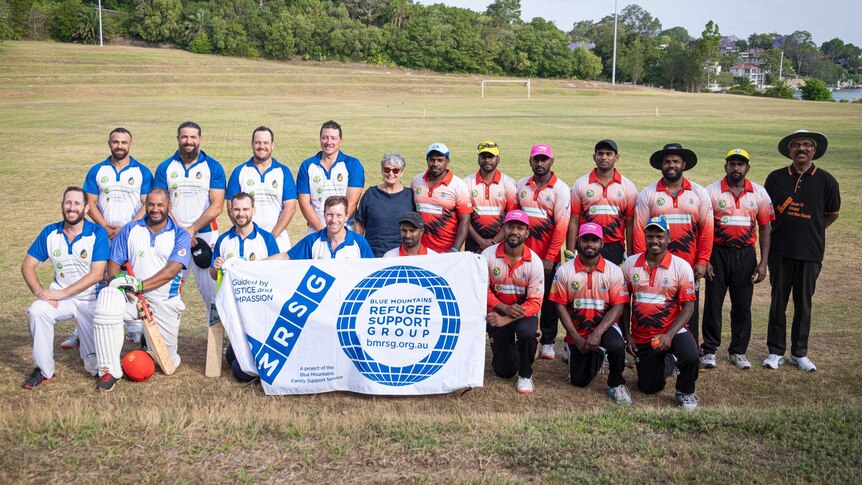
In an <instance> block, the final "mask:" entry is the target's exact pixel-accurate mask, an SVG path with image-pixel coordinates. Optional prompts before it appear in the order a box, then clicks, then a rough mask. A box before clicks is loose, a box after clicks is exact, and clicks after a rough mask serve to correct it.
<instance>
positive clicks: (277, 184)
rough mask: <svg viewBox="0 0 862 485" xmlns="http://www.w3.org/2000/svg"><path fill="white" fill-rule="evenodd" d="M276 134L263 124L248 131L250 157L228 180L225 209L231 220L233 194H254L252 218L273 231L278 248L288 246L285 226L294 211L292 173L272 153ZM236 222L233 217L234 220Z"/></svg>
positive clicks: (294, 194) (294, 198)
mask: <svg viewBox="0 0 862 485" xmlns="http://www.w3.org/2000/svg"><path fill="white" fill-rule="evenodd" d="M274 144H275V135H274V134H273V133H272V130H270V129H269V128H267V127H265V126H259V127H257V128H255V130H254V132H253V133H252V134H251V150H252V157H251V158H250V159H249V160H248V161H247V162H245V163H244V164H242V165H239V166H238V167H236V168H235V169H233V173H231V175H230V180H229V181H228V184H227V193H226V194H225V198H226V199H227V213H228V215H229V216H230V217H231V220H233V210H232V203H233V198H234V196H236V194H238V193H240V192H245V193H247V194H250V195H252V196H254V202H255V203H254V205H255V208H254V209H255V216H254V217H255V219H254V222H255V224H257V225H258V226H260V227H261V228H263V229H264V230H266V231H269V232H271V233H272V235H273V236H275V238H276V240H277V241H278V247H279V249H280V250H281V251H287V250H288V249H290V236H289V235H288V234H287V226H289V225H290V220H291V219H293V215H294V213H296V185H295V184H294V183H293V174H292V173H290V169H289V168H287V166H286V165H282V164H281V163H279V161H278V160H276V159H275V158H273V156H272V148H273V146H274ZM233 222H234V224H236V221H233Z"/></svg>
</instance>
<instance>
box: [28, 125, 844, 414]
mask: <svg viewBox="0 0 862 485" xmlns="http://www.w3.org/2000/svg"><path fill="white" fill-rule="evenodd" d="M202 141H203V132H202V130H201V127H200V126H199V125H198V124H196V123H194V122H184V123H182V124H180V125H179V127H178V129H177V142H178V150H177V151H176V152H175V153H174V154H173V155H171V156H170V157H168V158H167V159H166V160H165V161H164V162H162V163H161V164H159V166H158V167H157V169H156V171H155V175H153V174H152V172H151V171H150V170H149V169H148V168H147V167H146V166H144V165H143V164H141V163H140V162H138V161H137V160H135V159H134V158H133V157H132V156H131V155H130V153H131V147H132V134H131V133H130V132H129V131H128V130H126V129H124V128H116V129H114V130H113V131H111V133H110V135H109V138H108V145H109V148H110V152H111V153H110V155H109V156H108V157H107V158H106V159H105V160H103V161H101V162H99V163H97V164H96V165H95V166H93V167H92V168H91V169H90V170H89V172H88V173H87V174H86V178H85V180H84V184H83V188H79V187H69V188H67V189H66V191H65V193H64V194H63V200H62V204H61V209H62V215H63V220H62V221H60V222H57V223H53V224H50V225H48V226H46V227H45V228H44V230H42V232H41V233H40V234H39V236H38V237H37V238H36V240H35V241H34V242H33V244H32V246H31V247H30V249H29V250H28V251H27V255H26V256H25V258H24V262H23V264H22V267H21V272H22V274H23V276H24V280H25V281H26V283H27V285H28V286H29V288H30V290H31V291H32V292H33V294H34V295H35V297H36V301H35V302H34V303H33V304H32V305H31V306H30V307H29V310H28V314H29V326H30V332H31V335H32V337H33V362H34V364H35V366H36V368H35V369H34V370H33V372H32V374H31V375H30V376H29V377H27V379H26V380H25V381H24V385H23V387H24V388H25V389H33V388H36V387H38V386H40V385H42V384H44V383H46V382H48V381H51V380H53V379H55V364H54V343H53V342H54V325H55V323H57V322H59V321H63V320H67V319H70V318H75V319H76V321H77V327H76V329H75V331H74V332H73V333H72V335H71V336H70V337H69V338H68V339H67V340H66V341H65V342H63V344H62V346H63V347H64V348H72V347H75V346H78V347H79V350H80V356H81V359H82V360H83V362H84V368H85V369H86V371H87V372H89V373H90V374H91V375H93V376H94V377H96V389H97V390H99V391H102V392H107V391H110V390H112V389H113V388H114V387H115V385H116V383H117V382H118V380H119V379H120V378H121V377H122V376H123V369H122V365H121V363H120V360H121V359H120V353H121V351H122V347H123V343H124V340H131V341H133V342H136V343H141V341H142V336H141V328H142V327H141V305H140V304H139V303H136V302H135V301H133V300H134V299H126V298H123V297H122V296H115V295H123V292H120V291H116V292H111V291H110V290H108V291H106V290H107V289H121V290H124V291H126V292H131V294H137V295H142V297H143V298H144V299H145V300H146V301H147V303H148V305H149V307H150V308H151V309H152V315H153V317H154V318H155V321H156V323H157V325H158V328H159V330H160V331H161V334H162V337H163V340H164V343H165V346H166V348H167V350H168V353H169V355H170V359H171V360H172V361H173V364H174V365H175V366H176V365H179V364H180V361H181V359H180V355H179V354H178V350H177V341H178V334H179V327H180V316H181V314H182V312H183V310H184V309H185V304H184V303H183V301H182V299H181V292H182V287H183V284H184V282H185V280H186V279H187V278H188V273H189V270H191V272H192V274H193V275H194V279H195V282H196V284H197V287H198V289H199V290H200V294H201V297H202V299H203V303H204V306H205V308H206V311H207V319H208V320H209V319H210V317H211V314H212V313H213V312H215V306H214V303H213V302H214V298H215V293H216V283H215V282H216V279H217V276H218V272H219V270H220V268H221V267H222V265H223V264H224V262H225V261H226V260H227V259H229V258H241V259H244V260H249V261H255V260H263V259H358V258H373V257H386V258H390V257H394V258H397V257H402V256H415V255H424V254H432V253H442V252H449V251H462V250H463V251H472V252H476V253H480V254H481V255H482V256H483V258H484V260H485V261H487V265H488V275H489V288H488V302H487V317H486V324H487V325H486V328H487V332H488V336H489V341H490V347H491V351H492V362H491V365H492V368H493V372H494V374H495V375H497V376H499V377H501V378H505V379H512V378H515V377H517V380H516V385H515V387H516V390H517V391H518V392H519V393H523V394H529V393H532V392H533V380H532V374H533V363H534V359H535V358H536V357H537V356H538V357H539V358H542V359H551V360H553V359H555V358H556V345H557V333H558V328H559V325H560V324H562V327H563V329H564V330H565V337H564V344H563V345H562V348H561V350H562V352H561V358H560V360H562V361H563V362H565V363H567V364H568V366H569V379H570V381H571V383H572V384H573V385H575V386H577V387H586V386H587V385H589V383H590V382H591V381H592V380H594V379H595V377H596V376H597V375H598V373H599V372H600V370H601V369H602V368H603V367H604V366H607V369H608V377H607V394H608V396H609V397H610V398H611V399H612V400H613V401H614V402H616V403H625V404H631V402H632V397H631V393H630V391H629V389H628V388H627V387H626V380H625V378H624V376H623V373H624V370H625V369H626V364H627V354H629V357H628V359H629V360H630V361H633V362H634V366H635V368H636V372H637V387H638V389H639V390H640V391H641V392H643V393H645V394H653V393H658V392H660V391H662V390H663V389H664V387H665V385H666V382H667V379H668V378H670V377H673V376H675V388H676V389H675V399H676V401H678V402H679V404H680V405H681V406H682V407H683V408H684V409H687V410H692V409H696V408H697V407H698V397H697V395H696V394H695V384H696V381H697V378H698V373H699V372H700V369H701V368H704V369H713V368H716V367H717V366H718V365H719V363H718V359H717V358H716V354H717V352H718V348H719V345H720V343H721V328H722V307H723V304H724V300H725V296H726V295H727V293H728V292H729V293H730V303H731V309H730V330H731V331H730V335H731V338H730V343H729V345H728V346H727V355H728V360H729V362H730V364H727V365H729V366H733V367H736V368H738V369H749V368H750V367H751V364H750V363H749V361H748V359H747V358H746V351H747V347H748V344H749V341H750V338H751V301H752V295H753V289H754V285H755V284H757V283H759V282H761V281H763V280H764V279H765V278H766V277H767V274H768V275H769V281H770V284H771V286H772V291H771V304H770V309H769V321H768V328H767V347H768V352H769V354H768V355H767V356H766V357H765V359H764V360H763V361H762V365H763V367H765V368H768V369H778V368H779V367H780V366H781V365H782V364H783V363H784V354H785V352H786V345H787V335H786V328H787V322H786V316H785V315H786V308H787V304H788V301H789V299H790V297H791V295H792V298H793V306H794V308H793V318H792V323H791V334H790V355H789V362H790V364H792V365H794V366H797V367H798V368H799V369H801V370H803V371H815V370H816V367H815V365H814V363H813V362H812V361H811V359H810V358H809V357H808V336H809V330H810V327H811V308H812V297H813V294H814V290H815V283H816V281H817V277H818V275H819V273H820V270H821V267H822V261H823V255H824V249H825V234H826V228H827V227H828V226H829V225H830V224H831V223H832V222H834V221H835V219H837V217H838V211H839V208H840V195H839V189H838V183H837V181H836V180H835V178H834V177H833V176H832V175H830V174H829V173H828V172H826V171H825V170H823V169H822V168H820V167H818V166H815V165H814V163H813V162H814V160H817V159H819V158H820V157H822V156H823V155H824V153H825V152H826V148H827V144H828V141H827V138H826V137H825V136H824V135H823V134H821V133H817V132H810V131H805V130H799V131H796V132H794V133H791V134H789V135H787V136H785V137H783V138H782V139H781V140H780V141H779V143H778V152H779V153H780V154H781V155H783V156H785V157H787V158H789V159H790V164H789V165H784V166H781V167H780V168H777V169H776V170H774V171H772V172H771V173H770V174H769V176H768V177H767V178H766V181H765V183H764V184H763V185H759V184H757V183H755V182H753V181H750V180H749V179H748V178H747V174H748V171H749V168H750V163H752V161H751V159H750V156H749V153H748V152H747V151H746V150H744V149H742V148H734V149H731V150H730V151H729V152H727V154H726V156H725V164H724V172H725V173H724V174H723V176H721V177H720V178H719V174H716V179H717V180H716V181H714V182H713V183H711V184H710V185H708V186H706V187H705V188H704V187H703V186H701V185H698V184H697V183H695V182H693V181H691V180H689V179H688V178H687V177H686V176H685V172H686V171H687V170H690V169H691V168H693V167H694V166H695V165H696V164H697V161H698V159H697V155H696V154H695V153H694V152H693V151H692V150H689V149H687V148H683V147H682V146H681V145H680V144H677V143H670V144H667V145H665V146H664V147H663V148H662V149H661V150H658V151H656V152H655V153H653V154H652V156H651V157H650V159H649V163H650V165H651V166H652V167H653V168H654V169H656V170H657V171H658V172H660V178H659V179H658V181H657V182H655V183H652V184H650V185H649V186H647V187H645V188H643V189H642V190H640V191H638V190H637V188H636V187H635V185H634V184H633V183H632V182H631V181H630V180H629V179H627V178H626V177H624V176H623V175H622V174H621V173H620V171H619V170H618V169H617V168H616V166H615V165H616V163H617V162H618V161H619V159H620V150H619V147H618V146H617V144H616V143H615V142H614V141H613V140H609V139H608V140H601V141H599V142H598V143H596V144H595V148H594V155H593V161H594V162H595V168H592V169H591V170H589V171H588V173H586V174H566V175H565V178H569V177H571V178H573V179H574V178H576V177H577V176H579V178H576V180H574V184H573V185H571V186H569V185H568V184H567V183H565V182H564V181H563V180H562V179H561V178H560V177H558V175H557V174H556V173H555V172H554V170H553V166H554V151H553V148H552V147H551V146H549V145H546V144H537V145H534V146H533V147H532V149H531V151H530V153H529V159H528V160H529V162H528V163H529V166H530V168H531V170H532V176H530V177H526V178H523V179H521V180H519V181H515V180H513V179H512V178H511V177H509V176H507V175H505V174H503V173H502V172H501V171H500V167H499V164H500V155H501V149H500V146H498V145H497V144H496V143H495V142H493V141H483V142H481V143H479V144H478V147H477V149H476V155H477V158H476V160H477V165H478V170H477V171H476V172H475V173H471V174H469V175H467V176H466V177H464V178H463V179H462V178H459V177H457V176H455V174H453V173H452V171H451V170H450V169H449V162H450V152H449V148H448V147H446V145H444V144H443V143H434V144H432V145H430V146H429V147H428V149H427V152H426V159H425V161H426V164H427V167H426V169H425V170H424V171H422V172H421V173H419V174H418V175H416V176H415V177H414V178H413V179H412V181H411V182H410V183H409V185H402V178H403V176H404V173H405V171H406V161H405V159H404V157H403V156H401V155H399V154H386V155H384V156H383V158H382V160H381V161H380V177H381V182H380V183H379V184H376V185H371V186H370V187H369V188H368V189H367V190H365V185H366V184H365V169H364V167H363V165H362V163H361V162H360V161H359V160H358V159H356V158H354V157H351V156H349V155H346V154H344V153H343V152H342V151H341V145H342V142H343V136H342V128H341V126H340V125H339V124H338V123H336V122H335V121H327V122H326V123H324V124H323V125H322V127H321V129H320V149H321V150H320V152H318V153H317V154H316V155H314V156H312V157H310V158H308V159H306V160H305V161H303V162H302V163H301V165H300V166H299V168H298V169H297V173H296V178H295V179H294V176H293V173H292V171H291V169H290V168H288V166H287V165H285V164H282V163H281V162H279V161H278V160H276V159H275V158H273V156H272V154H273V147H274V143H275V136H274V134H273V132H272V130H270V129H269V128H267V127H265V126H261V127H258V128H257V129H255V130H254V132H253V133H252V137H251V150H252V156H251V158H249V160H248V161H247V162H245V163H243V164H241V165H239V166H237V167H236V168H235V169H234V170H233V171H232V173H231V175H230V177H227V176H226V173H225V171H224V169H223V167H222V165H221V164H220V163H219V162H218V161H217V160H215V159H214V158H212V157H210V156H208V155H207V154H206V153H205V152H204V151H203V150H202V149H201V145H202ZM755 163H756V162H755ZM580 175H582V176H580ZM363 191H364V192H363ZM225 202H226V206H227V211H228V215H229V217H230V220H231V222H232V223H233V227H231V228H230V229H229V230H228V231H226V232H224V233H222V234H221V235H219V232H218V228H217V225H216V218H217V217H218V216H219V214H220V213H221V212H222V211H223V209H224V206H225ZM297 206H298V207H299V211H300V213H301V216H302V217H303V218H304V220H305V223H306V224H307V226H308V231H307V235H306V236H305V237H304V238H302V239H301V240H300V241H298V242H296V243H295V244H292V243H291V241H290V237H289V236H288V232H287V228H288V226H289V224H290V222H291V220H292V219H293V217H294V215H295V213H296V209H297ZM87 215H88V216H89V219H90V220H88V219H86V218H85V216H87ZM755 244H758V245H759V250H760V251H759V253H760V259H759V260H758V255H757V251H755ZM46 261H49V262H50V264H51V266H52V268H53V272H54V280H53V282H52V283H51V284H50V285H49V286H48V287H47V288H46V287H43V286H42V285H41V283H40V281H39V279H38V277H37V274H36V268H37V266H38V265H39V264H40V263H43V262H46ZM701 280H703V283H704V288H705V295H704V300H705V301H704V312H703V313H704V314H703V318H702V319H701V318H700V316H699V315H698V313H699V312H698V304H699V299H700V293H701ZM103 294H104V297H103ZM147 344H148V343H147V342H146V339H144V341H143V345H147ZM228 353H230V351H228ZM228 360H229V361H231V359H230V358H229V359H228ZM232 369H233V374H234V375H235V376H236V377H237V378H240V379H243V380H247V378H248V377H249V376H246V375H244V374H243V373H242V370H241V369H240V368H239V366H238V364H237V363H236V362H235V360H234V362H233V363H232Z"/></svg>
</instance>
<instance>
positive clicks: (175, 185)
mask: <svg viewBox="0 0 862 485" xmlns="http://www.w3.org/2000/svg"><path fill="white" fill-rule="evenodd" d="M177 187H179V185H177V184H171V190H177ZM174 195H179V194H176V193H174Z"/></svg>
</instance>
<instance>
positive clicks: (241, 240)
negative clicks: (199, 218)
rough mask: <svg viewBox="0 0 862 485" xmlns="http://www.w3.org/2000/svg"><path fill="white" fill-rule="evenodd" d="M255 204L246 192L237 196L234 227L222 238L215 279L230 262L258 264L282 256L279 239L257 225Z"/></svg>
mask: <svg viewBox="0 0 862 485" xmlns="http://www.w3.org/2000/svg"><path fill="white" fill-rule="evenodd" d="M255 200H256V199H255V197H254V196H252V195H249V194H247V193H245V192H237V193H236V194H234V196H233V200H232V202H233V203H232V204H231V208H230V212H231V217H230V218H231V219H232V220H233V222H234V226H233V227H232V228H230V230H229V231H227V232H226V233H224V234H222V235H221V236H219V238H218V240H217V241H216V243H215V247H214V248H213V262H212V265H211V266H210V276H211V277H212V279H214V280H215V279H218V270H220V269H221V267H222V265H224V262H225V261H227V260H228V259H230V258H239V259H242V260H244V261H257V260H260V259H266V258H268V257H270V256H272V255H275V254H278V253H279V252H280V251H279V247H278V243H277V242H276V239H275V237H274V236H273V235H272V234H270V233H269V232H267V231H266V230H265V229H262V228H260V227H259V226H258V225H257V223H255V222H253V220H254V217H255V214H256V213H257V208H256V207H255Z"/></svg>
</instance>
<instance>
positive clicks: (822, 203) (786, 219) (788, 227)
mask: <svg viewBox="0 0 862 485" xmlns="http://www.w3.org/2000/svg"><path fill="white" fill-rule="evenodd" d="M763 187H764V189H766V192H767V193H768V194H769V196H770V197H771V198H772V203H773V204H774V205H775V221H774V222H773V223H772V238H771V239H770V241H771V243H770V246H769V247H770V252H769V254H770V255H775V256H782V257H785V258H790V259H798V260H800V261H814V262H819V261H823V253H824V251H825V250H826V215H832V214H837V213H838V211H839V210H840V209H841V194H840V192H839V190H838V181H837V180H835V177H833V176H832V175H831V174H830V173H829V172H827V171H826V170H823V169H822V168H820V167H817V166H815V165H813V164H812V165H811V167H810V168H809V169H808V170H807V171H806V172H805V173H802V174H799V173H796V170H794V169H793V166H792V165H791V166H789V167H785V168H780V169H778V170H776V171H774V172H772V173H771V174H769V176H768V177H766V183H764V184H763Z"/></svg>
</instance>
